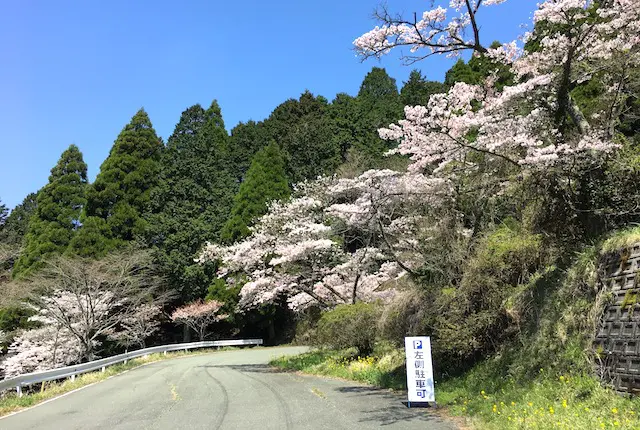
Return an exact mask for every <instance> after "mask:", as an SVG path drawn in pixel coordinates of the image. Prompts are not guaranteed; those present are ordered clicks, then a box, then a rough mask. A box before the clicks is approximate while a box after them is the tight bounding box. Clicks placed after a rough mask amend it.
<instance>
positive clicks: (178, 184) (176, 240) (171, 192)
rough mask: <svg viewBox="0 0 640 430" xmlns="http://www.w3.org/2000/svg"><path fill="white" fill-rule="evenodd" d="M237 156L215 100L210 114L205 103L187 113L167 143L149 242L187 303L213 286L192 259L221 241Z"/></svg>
mask: <svg viewBox="0 0 640 430" xmlns="http://www.w3.org/2000/svg"><path fill="white" fill-rule="evenodd" d="M237 156H238V154H237V153H234V152H233V151H231V150H230V148H229V136H228V135H227V132H226V130H225V127H224V121H223V119H222V113H221V110H220V107H219V106H218V103H217V102H216V101H215V100H214V101H213V103H212V104H211V106H210V107H209V109H207V110H204V109H203V108H202V106H200V105H195V106H192V107H190V108H188V109H187V110H185V111H184V112H183V113H182V116H181V117H180V121H179V122H178V124H177V125H176V127H175V130H174V132H173V134H172V135H171V136H170V137H169V139H168V141H167V148H166V150H165V151H164V153H163V155H162V162H161V174H160V181H159V184H158V186H157V187H156V189H154V191H153V193H152V212H151V213H150V214H149V215H148V220H149V225H150V229H149V235H148V239H149V242H150V245H151V246H154V247H155V248H156V250H157V252H156V258H157V260H158V262H159V264H160V266H161V268H162V269H163V271H164V273H165V275H166V276H167V278H168V282H169V285H171V287H172V288H173V289H175V290H176V291H177V292H178V293H179V295H180V298H181V299H182V300H184V301H191V300H195V299H199V298H202V297H204V294H205V293H206V289H207V287H208V285H209V282H210V274H208V272H207V268H206V267H203V266H201V265H198V264H195V263H194V261H193V259H194V257H195V255H196V253H197V252H198V251H199V249H200V247H201V246H202V245H203V244H204V243H206V242H207V241H214V240H218V238H219V233H220V230H221V228H222V226H223V225H224V222H225V221H226V219H227V218H228V216H229V211H230V209H231V205H232V204H233V195H234V194H235V192H236V190H237V178H236V174H237V164H236V162H237V160H236V157H237Z"/></svg>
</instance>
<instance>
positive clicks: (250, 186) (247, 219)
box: [221, 142, 289, 243]
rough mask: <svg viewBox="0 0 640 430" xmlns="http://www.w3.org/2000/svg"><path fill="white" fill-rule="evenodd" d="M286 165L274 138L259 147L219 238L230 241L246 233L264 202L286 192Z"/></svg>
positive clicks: (284, 196) (264, 210)
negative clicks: (262, 146)
mask: <svg viewBox="0 0 640 430" xmlns="http://www.w3.org/2000/svg"><path fill="white" fill-rule="evenodd" d="M285 168H286V166H285V162H284V157H283V156H282V152H281V150H280V147H279V146H278V144H276V143H275V142H272V143H271V144H269V145H268V146H266V147H265V148H262V149H261V150H260V151H258V153H257V154H256V155H255V157H253V160H252V161H251V167H250V168H249V171H248V172H247V175H246V179H245V181H244V182H243V183H242V185H240V190H239V191H238V194H236V196H235V201H234V205H233V209H232V210H231V216H230V218H229V220H228V221H227V223H226V224H225V226H224V228H223V229H222V233H221V239H222V241H224V242H227V243H232V242H235V241H237V240H239V239H243V238H245V237H246V236H248V235H249V234H250V231H249V227H250V226H251V224H252V221H253V220H255V219H256V218H258V217H260V216H261V215H264V214H265V213H266V211H267V203H269V202H270V201H272V200H280V199H283V198H286V197H288V196H289V185H288V181H287V176H286V171H285Z"/></svg>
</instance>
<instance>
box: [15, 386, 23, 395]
mask: <svg viewBox="0 0 640 430" xmlns="http://www.w3.org/2000/svg"><path fill="white" fill-rule="evenodd" d="M16 391H17V392H18V397H22V387H21V386H20V385H18V386H17V387H16Z"/></svg>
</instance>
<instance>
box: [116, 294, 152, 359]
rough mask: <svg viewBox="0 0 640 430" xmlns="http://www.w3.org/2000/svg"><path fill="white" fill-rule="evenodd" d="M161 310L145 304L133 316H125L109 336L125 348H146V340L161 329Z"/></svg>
mask: <svg viewBox="0 0 640 430" xmlns="http://www.w3.org/2000/svg"><path fill="white" fill-rule="evenodd" d="M161 312H162V310H161V308H160V306H158V305H157V304H149V303H143V304H141V305H140V306H139V307H138V308H137V309H135V310H134V311H133V312H132V313H131V314H129V315H124V316H123V317H122V319H121V321H120V323H119V325H118V327H114V328H112V329H111V330H109V332H108V334H107V336H108V337H109V339H111V340H114V341H116V342H117V343H118V344H119V345H122V346H124V347H125V348H127V349H128V348H130V347H131V346H133V345H137V346H139V347H140V348H144V347H145V346H146V344H145V340H146V339H147V338H148V337H149V336H151V335H152V334H154V333H155V332H157V331H158V330H159V329H160V321H159V319H158V318H159V316H160V315H161Z"/></svg>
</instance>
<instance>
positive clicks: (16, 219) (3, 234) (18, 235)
mask: <svg viewBox="0 0 640 430" xmlns="http://www.w3.org/2000/svg"><path fill="white" fill-rule="evenodd" d="M36 196H37V193H30V194H29V195H27V196H26V197H25V198H24V200H23V201H22V203H20V204H19V205H18V206H16V207H15V208H13V210H12V211H11V213H10V214H9V216H8V217H7V219H6V220H5V222H4V226H3V227H2V229H0V243H3V244H6V245H20V244H21V243H22V240H23V239H24V236H25V235H26V234H27V228H28V227H29V219H30V218H31V215H33V213H34V212H35V210H36V206H37V203H36Z"/></svg>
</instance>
